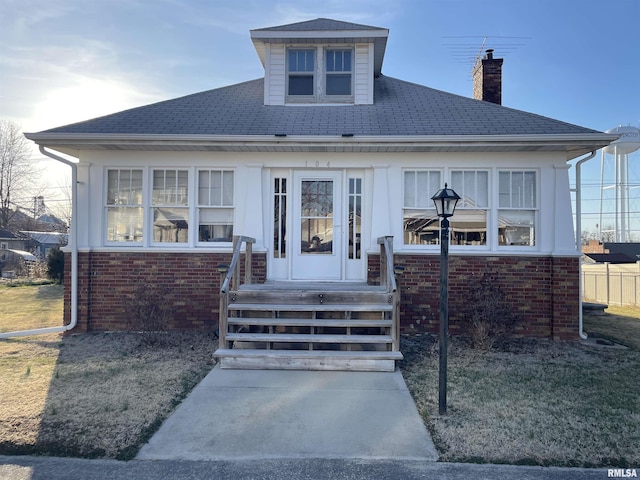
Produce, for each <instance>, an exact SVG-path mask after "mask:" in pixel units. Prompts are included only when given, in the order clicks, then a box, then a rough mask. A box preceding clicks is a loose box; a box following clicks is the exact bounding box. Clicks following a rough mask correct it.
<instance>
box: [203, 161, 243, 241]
mask: <svg viewBox="0 0 640 480" xmlns="http://www.w3.org/2000/svg"><path fill="white" fill-rule="evenodd" d="M201 172H209V173H211V172H221V173H224V172H231V173H232V174H233V177H232V195H231V205H224V204H221V205H205V204H201V203H200V173H201ZM223 177H224V175H223ZM236 177H237V172H236V169H235V168H229V167H215V168H214V167H196V169H195V180H194V185H195V188H194V189H193V190H194V195H193V198H194V201H193V210H194V214H193V216H194V225H196V226H197V229H194V230H195V231H194V235H195V245H196V246H197V247H208V248H220V247H224V248H228V247H230V246H232V245H233V233H232V240H231V241H230V242H204V241H202V240H200V209H202V208H206V209H210V210H231V212H232V213H231V215H232V217H233V218H232V223H231V225H232V229H235V227H236V208H237V206H236V204H237V199H236V192H237V188H236V185H237V182H236ZM221 185H223V183H221ZM221 200H222V202H221V203H224V190H223V189H222V190H221Z"/></svg>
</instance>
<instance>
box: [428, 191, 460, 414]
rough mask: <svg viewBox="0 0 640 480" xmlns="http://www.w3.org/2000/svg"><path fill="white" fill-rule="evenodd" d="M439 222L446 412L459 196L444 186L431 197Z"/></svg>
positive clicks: (441, 374)
mask: <svg viewBox="0 0 640 480" xmlns="http://www.w3.org/2000/svg"><path fill="white" fill-rule="evenodd" d="M431 200H433V203H435V205H436V212H437V213H438V216H439V217H440V218H441V219H442V220H441V222H440V335H439V341H438V350H439V371H438V413H439V414H440V415H446V414H447V347H448V343H449V217H451V216H453V212H454V211H455V209H456V204H457V203H458V200H460V196H459V195H458V194H457V193H456V192H455V191H454V190H453V189H452V188H447V184H446V183H445V184H444V188H443V189H440V190H438V192H437V193H436V194H435V195H434V196H433V197H431Z"/></svg>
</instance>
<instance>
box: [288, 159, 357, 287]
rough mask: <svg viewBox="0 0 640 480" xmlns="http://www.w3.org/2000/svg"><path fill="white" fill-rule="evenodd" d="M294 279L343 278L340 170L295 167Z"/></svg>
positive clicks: (292, 273)
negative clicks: (308, 169)
mask: <svg viewBox="0 0 640 480" xmlns="http://www.w3.org/2000/svg"><path fill="white" fill-rule="evenodd" d="M293 187H294V190H293V217H292V220H293V221H292V223H293V225H292V230H293V231H292V235H291V240H292V243H291V250H292V252H291V278H292V279H293V280H342V279H344V272H343V264H344V261H343V260H344V259H343V252H344V246H343V244H344V238H343V225H342V222H343V218H344V217H345V215H344V211H343V206H342V203H343V202H342V195H343V193H342V192H343V190H342V172H339V171H322V172H317V171H294V172H293Z"/></svg>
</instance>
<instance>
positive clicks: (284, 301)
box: [214, 237, 402, 371]
mask: <svg viewBox="0 0 640 480" xmlns="http://www.w3.org/2000/svg"><path fill="white" fill-rule="evenodd" d="M241 238H242V239H244V241H245V242H246V241H247V239H246V237H241ZM383 238H384V239H387V237H383ZM248 240H251V239H248ZM383 243H384V242H383ZM248 245H249V244H248ZM387 247H389V248H390V245H387ZM387 247H384V246H383V247H382V248H387ZM235 250H236V249H235V248H234V251H235ZM238 250H239V249H238ZM245 252H246V251H245ZM249 252H250V248H249ZM387 254H388V252H387ZM387 254H385V258H387ZM248 256H249V257H250V253H249V255H248ZM234 257H235V255H234ZM391 258H392V257H391ZM248 262H250V259H249V260H247V258H246V257H245V283H244V284H243V285H235V287H228V289H227V290H226V291H225V290H224V289H225V285H224V283H223V286H222V288H221V297H220V330H219V332H220V342H219V344H220V348H219V349H218V350H217V351H216V352H215V354H214V355H215V356H216V357H218V358H219V359H220V364H221V367H222V368H239V369H298V370H300V369H304V370H357V371H393V370H395V362H396V361H397V360H401V359H402V353H400V350H399V335H398V333H399V332H398V306H399V300H400V299H399V294H398V292H397V290H396V289H395V279H394V281H393V284H392V285H390V286H389V285H383V286H371V285H366V284H364V283H344V282H341V283H307V282H305V283H300V282H267V283H264V284H252V283H251V282H250V281H249V282H248V283H247V282H246V280H247V267H249V265H250V263H248ZM235 267H237V264H236V265H234V262H233V260H232V264H231V266H230V269H229V270H230V272H229V274H227V278H229V279H231V278H233V270H236V268H235ZM387 267H388V266H387V265H386V260H385V269H384V270H385V272H386V271H388V268H387ZM249 268H250V267H249ZM236 272H237V270H236ZM391 272H393V270H391ZM392 275H393V273H392ZM249 279H250V276H249ZM390 287H391V288H390Z"/></svg>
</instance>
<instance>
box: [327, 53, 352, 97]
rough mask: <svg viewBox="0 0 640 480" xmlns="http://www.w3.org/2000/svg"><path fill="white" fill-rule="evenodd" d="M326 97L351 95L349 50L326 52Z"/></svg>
mask: <svg viewBox="0 0 640 480" xmlns="http://www.w3.org/2000/svg"><path fill="white" fill-rule="evenodd" d="M325 55H326V72H325V73H326V82H327V83H326V92H327V95H351V71H352V66H351V65H352V62H351V50H327V51H326V54H325Z"/></svg>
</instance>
